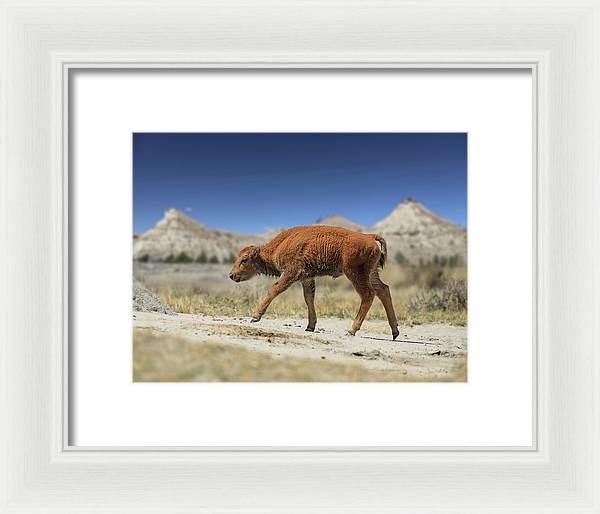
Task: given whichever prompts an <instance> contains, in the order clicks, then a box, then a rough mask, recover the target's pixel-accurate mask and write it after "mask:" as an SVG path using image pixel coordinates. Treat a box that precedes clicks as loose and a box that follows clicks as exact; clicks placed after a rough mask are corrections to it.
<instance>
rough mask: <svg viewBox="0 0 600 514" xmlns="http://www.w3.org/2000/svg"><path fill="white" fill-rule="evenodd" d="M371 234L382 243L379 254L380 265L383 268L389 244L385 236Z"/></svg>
mask: <svg viewBox="0 0 600 514" xmlns="http://www.w3.org/2000/svg"><path fill="white" fill-rule="evenodd" d="M371 235H372V236H373V237H374V238H375V241H377V242H378V243H379V244H380V245H381V255H380V256H379V265H380V266H381V267H382V268H383V266H384V265H385V261H386V259H387V244H386V242H385V239H383V237H381V236H380V235H377V234H371Z"/></svg>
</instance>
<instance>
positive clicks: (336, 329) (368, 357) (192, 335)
mask: <svg viewBox="0 0 600 514" xmlns="http://www.w3.org/2000/svg"><path fill="white" fill-rule="evenodd" d="M349 324H350V320H345V319H337V318H319V321H318V323H317V329H316V331H315V332H314V333H311V332H305V331H304V328H305V326H306V325H305V320H303V319H302V320H301V319H294V318H269V317H268V316H266V317H265V318H263V319H262V320H261V321H260V322H258V323H250V318H245V317H244V318H241V317H240V318H235V317H231V318H230V317H210V316H203V315H192V314H176V315H168V314H160V313H154V312H135V313H134V319H133V326H134V328H136V329H149V330H151V331H152V332H153V333H157V334H160V333H164V334H165V335H172V336H179V337H184V338H185V339H187V340H189V341H194V342H197V343H198V344H202V343H204V342H219V343H222V344H226V345H232V346H237V347H243V348H245V349H247V350H253V351H256V352H261V353H264V354H268V355H271V356H276V357H292V358H294V357H301V358H309V359H315V360H323V359H326V360H328V361H329V362H338V363H343V364H347V363H352V364H359V365H361V366H364V367H365V368H367V369H370V370H374V371H376V370H387V371H396V372H398V373H401V374H402V375H406V376H407V379H409V380H410V377H412V376H414V377H415V379H416V380H423V379H425V380H432V381H435V380H439V379H446V380H448V379H450V380H457V381H466V362H467V328H466V327H456V326H450V325H443V324H426V325H417V326H414V327H402V326H401V327H399V328H400V336H399V337H398V339H396V341H393V340H392V338H391V335H390V329H389V326H388V325H387V323H386V322H385V321H368V320H367V321H365V323H364V325H363V328H362V330H361V331H360V332H358V333H357V334H356V335H355V336H349V335H346V331H347V329H348V327H349Z"/></svg>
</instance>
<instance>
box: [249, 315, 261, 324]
mask: <svg viewBox="0 0 600 514" xmlns="http://www.w3.org/2000/svg"><path fill="white" fill-rule="evenodd" d="M261 317H262V316H252V319H251V320H250V323H256V322H257V321H260V318H261Z"/></svg>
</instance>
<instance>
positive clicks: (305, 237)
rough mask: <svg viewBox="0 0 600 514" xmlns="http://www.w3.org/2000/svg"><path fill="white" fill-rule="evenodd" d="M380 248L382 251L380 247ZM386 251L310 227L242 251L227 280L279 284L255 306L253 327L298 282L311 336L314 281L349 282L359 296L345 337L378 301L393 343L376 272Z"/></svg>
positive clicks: (343, 233) (368, 241)
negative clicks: (268, 279) (264, 279)
mask: <svg viewBox="0 0 600 514" xmlns="http://www.w3.org/2000/svg"><path fill="white" fill-rule="evenodd" d="M377 243H379V244H380V245H381V248H380V247H379V244H377ZM386 256H387V247H386V244H385V239H383V237H381V236H378V235H374V234H359V233H358V232H352V231H350V230H346V229H345V228H339V227H326V226H311V227H295V228H291V229H289V230H286V231H284V232H282V233H281V234H279V235H278V236H277V237H276V238H275V239H273V240H272V241H270V242H269V243H266V244H264V245H260V246H247V247H246V248H243V249H242V250H241V251H240V253H239V255H238V258H237V260H236V261H235V263H234V265H233V268H231V273H230V274H229V278H231V280H234V281H235V282H242V281H244V280H248V279H250V278H252V277H253V276H254V275H257V274H262V275H273V276H277V277H279V279H278V280H277V281H276V282H275V283H274V284H273V285H272V286H271V288H270V289H269V291H268V293H267V296H266V297H265V299H264V301H263V302H262V303H261V304H260V305H259V306H258V308H257V309H256V312H255V313H254V316H253V318H252V321H259V320H260V318H261V317H262V316H263V314H264V313H265V311H266V310H267V308H268V307H269V304H270V303H271V302H272V301H273V299H274V298H275V297H276V296H277V295H278V294H280V293H282V292H283V291H285V290H286V289H287V288H288V287H290V286H291V285H292V284H293V283H294V282H302V288H303V290H304V300H305V301H306V305H307V307H308V327H307V328H306V330H308V331H310V332H313V331H314V330H315V325H316V323H317V314H316V312H315V303H314V299H315V277H320V276H326V275H329V276H332V277H334V278H335V277H339V276H340V275H342V274H344V275H346V276H347V277H348V279H349V280H350V282H352V285H353V286H354V289H356V292H357V293H358V294H359V295H360V300H361V302H360V308H359V309H358V313H357V314H356V318H355V319H354V323H353V324H352V328H351V330H350V331H349V333H350V334H352V335H354V334H355V333H356V332H357V331H358V330H360V327H361V325H362V323H363V321H364V319H365V317H366V315H367V312H368V311H369V309H370V308H371V304H372V303H373V299H374V298H375V296H377V297H378V298H379V299H380V300H381V302H382V303H383V306H384V308H385V312H386V314H387V318H388V322H389V324H390V327H391V328H392V336H393V338H394V339H396V337H398V321H397V319H396V314H395V313H394V307H393V305H392V297H391V296H390V289H389V287H388V286H387V285H386V284H384V283H383V282H382V281H381V279H380V278H379V270H378V268H379V267H380V266H381V267H383V264H384V263H385V259H386Z"/></svg>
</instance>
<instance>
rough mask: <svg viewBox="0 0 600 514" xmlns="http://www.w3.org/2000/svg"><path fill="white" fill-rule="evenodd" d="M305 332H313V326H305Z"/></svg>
mask: <svg viewBox="0 0 600 514" xmlns="http://www.w3.org/2000/svg"><path fill="white" fill-rule="evenodd" d="M304 331H305V332H314V331H315V327H306V328H305V329H304Z"/></svg>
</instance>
